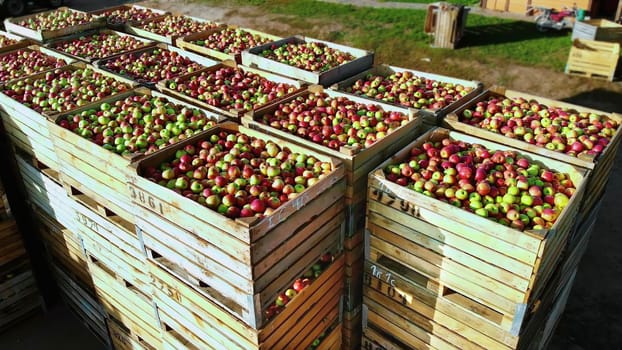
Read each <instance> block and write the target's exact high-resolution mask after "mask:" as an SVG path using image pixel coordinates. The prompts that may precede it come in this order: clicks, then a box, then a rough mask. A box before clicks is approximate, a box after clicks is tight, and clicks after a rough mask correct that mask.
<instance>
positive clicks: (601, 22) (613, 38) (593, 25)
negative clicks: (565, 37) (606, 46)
mask: <svg viewBox="0 0 622 350" xmlns="http://www.w3.org/2000/svg"><path fill="white" fill-rule="evenodd" d="M575 39H584V40H597V41H608V42H617V43H619V44H622V25H620V24H617V23H616V22H612V21H608V20H606V19H588V20H586V21H576V22H575V24H574V26H573V27H572V40H575Z"/></svg>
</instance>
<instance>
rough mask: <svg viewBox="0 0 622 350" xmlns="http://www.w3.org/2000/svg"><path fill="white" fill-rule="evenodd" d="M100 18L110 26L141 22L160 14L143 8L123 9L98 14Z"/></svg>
mask: <svg viewBox="0 0 622 350" xmlns="http://www.w3.org/2000/svg"><path fill="white" fill-rule="evenodd" d="M100 16H103V17H106V20H107V21H108V23H110V24H123V23H126V22H130V21H131V22H142V21H145V20H148V19H151V18H154V17H158V16H161V14H160V13H158V12H154V11H153V10H151V9H149V8H143V7H136V6H130V7H124V8H119V9H111V10H109V11H105V12H103V13H101V14H100Z"/></svg>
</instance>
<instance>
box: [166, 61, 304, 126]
mask: <svg viewBox="0 0 622 350" xmlns="http://www.w3.org/2000/svg"><path fill="white" fill-rule="evenodd" d="M224 67H235V68H236V69H238V70H241V71H242V72H249V73H254V74H257V75H259V76H261V77H263V78H265V79H267V80H270V81H272V82H276V83H285V84H289V85H292V86H294V87H295V88H296V89H297V90H296V91H295V92H293V93H289V94H286V95H284V96H283V97H281V98H278V99H276V100H273V101H271V102H268V103H267V104H266V106H270V105H272V104H273V103H277V102H279V101H282V100H283V99H286V98H288V97H290V96H292V95H293V94H295V93H297V92H299V91H300V90H301V89H302V88H303V87H305V86H306V85H305V84H304V83H301V82H300V81H297V80H293V79H289V78H286V77H283V76H280V75H278V74H272V73H270V72H266V71H262V70H259V69H254V68H250V67H246V66H242V65H237V64H235V63H233V62H232V61H227V62H222V63H219V64H217V65H215V66H212V67H209V68H206V69H203V70H199V71H196V72H193V73H189V74H186V75H183V76H181V77H179V78H177V79H174V80H175V81H176V82H178V83H179V84H185V83H187V82H188V81H190V80H191V79H193V78H194V77H198V76H200V75H201V74H202V73H204V72H205V73H207V72H212V71H217V70H219V69H221V68H224ZM157 89H158V90H160V91H162V92H163V93H165V94H167V95H170V96H175V97H177V98H179V99H180V100H182V101H187V102H188V103H191V104H193V105H196V106H200V107H201V108H205V109H207V110H211V111H213V112H215V113H218V114H221V115H224V116H226V117H227V118H229V119H231V120H233V121H236V122H240V120H241V119H242V116H243V115H244V114H246V113H247V112H248V111H246V110H243V109H229V110H227V109H224V108H220V107H216V106H212V105H210V104H208V103H207V102H205V101H202V100H199V99H197V98H192V97H191V96H188V95H186V94H184V93H182V92H179V91H176V90H174V89H171V88H170V87H169V85H168V84H167V81H161V82H160V83H158V84H157ZM261 107H263V106H259V107H258V108H256V109H254V110H257V109H259V108H261Z"/></svg>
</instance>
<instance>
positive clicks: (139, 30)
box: [124, 13, 224, 45]
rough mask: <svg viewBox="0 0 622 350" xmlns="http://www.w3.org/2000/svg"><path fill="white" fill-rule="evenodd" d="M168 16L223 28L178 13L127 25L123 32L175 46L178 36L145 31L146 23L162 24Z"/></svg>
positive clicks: (218, 24)
mask: <svg viewBox="0 0 622 350" xmlns="http://www.w3.org/2000/svg"><path fill="white" fill-rule="evenodd" d="M169 16H183V17H186V18H189V19H192V20H194V21H196V22H199V23H213V24H214V25H215V27H216V28H218V27H222V26H224V24H220V23H217V22H213V21H209V20H207V19H203V18H198V17H192V16H186V15H182V14H179V13H167V14H165V15H164V16H160V17H156V18H151V19H148V20H146V21H142V22H140V23H135V24H129V25H127V26H126V27H125V30H124V31H125V32H127V33H130V34H134V35H138V36H140V37H143V38H147V39H149V40H154V41H158V42H161V43H165V44H168V45H175V43H176V41H177V39H178V38H179V37H180V36H179V35H160V34H156V33H153V32H150V31H149V30H147V29H145V25H146V24H147V23H159V22H162V21H163V20H165V19H166V18H167V17H169Z"/></svg>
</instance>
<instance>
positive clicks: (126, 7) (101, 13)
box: [90, 4, 170, 30]
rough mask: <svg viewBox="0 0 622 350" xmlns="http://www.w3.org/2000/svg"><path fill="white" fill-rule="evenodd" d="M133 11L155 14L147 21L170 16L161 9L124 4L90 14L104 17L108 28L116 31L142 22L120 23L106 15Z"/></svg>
mask: <svg viewBox="0 0 622 350" xmlns="http://www.w3.org/2000/svg"><path fill="white" fill-rule="evenodd" d="M131 9H137V10H142V11H151V12H153V16H152V17H149V18H147V19H146V20H150V19H153V18H158V17H161V16H165V15H168V14H169V13H170V12H168V11H164V10H160V9H156V8H151V7H145V6H140V5H135V4H123V5H118V6H111V7H106V8H103V9H100V10H95V11H91V12H90V14H92V15H94V16H101V17H104V19H105V20H106V25H107V26H108V28H111V29H114V30H125V29H126V27H128V26H131V25H136V24H139V23H140V22H141V21H139V20H129V21H118V20H114V19H111V18H110V17H109V16H105V15H106V13H110V12H113V11H128V10H131Z"/></svg>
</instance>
